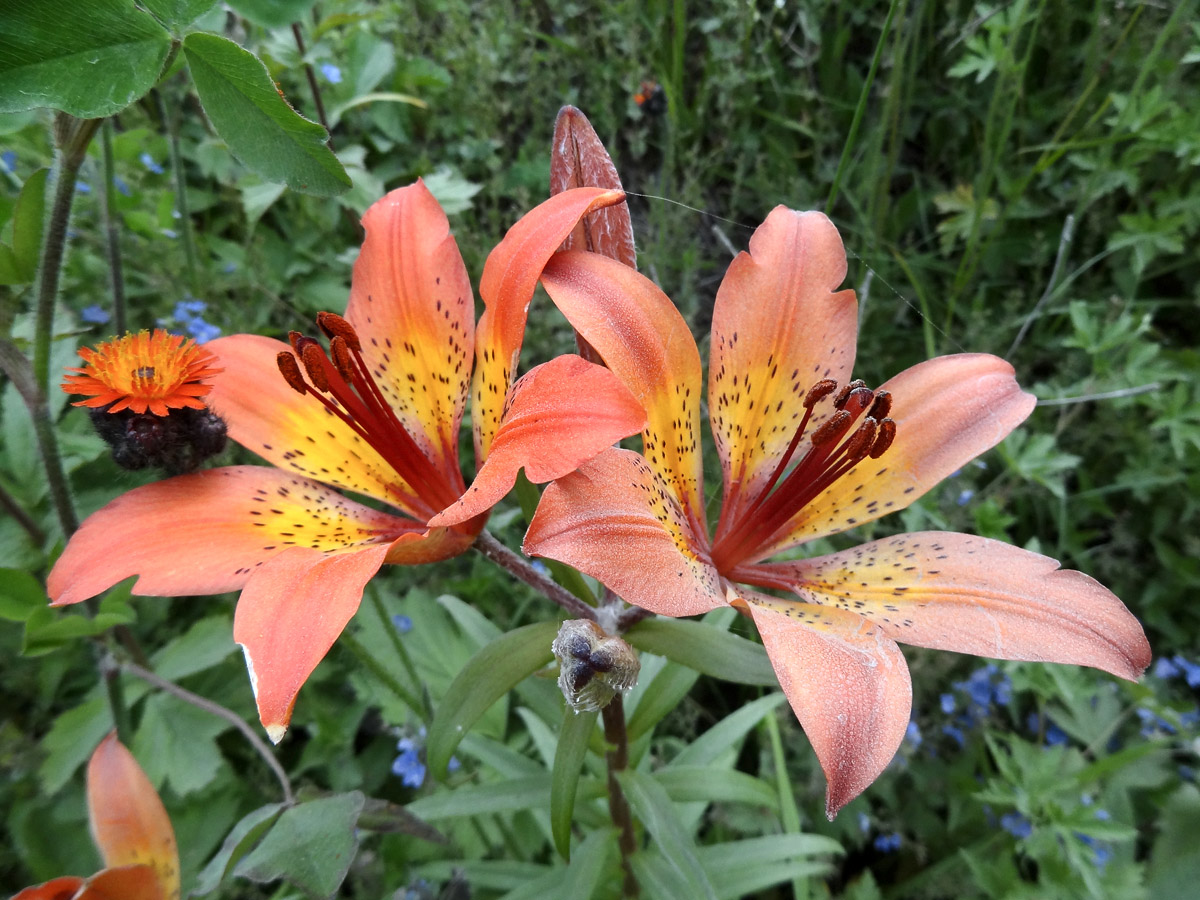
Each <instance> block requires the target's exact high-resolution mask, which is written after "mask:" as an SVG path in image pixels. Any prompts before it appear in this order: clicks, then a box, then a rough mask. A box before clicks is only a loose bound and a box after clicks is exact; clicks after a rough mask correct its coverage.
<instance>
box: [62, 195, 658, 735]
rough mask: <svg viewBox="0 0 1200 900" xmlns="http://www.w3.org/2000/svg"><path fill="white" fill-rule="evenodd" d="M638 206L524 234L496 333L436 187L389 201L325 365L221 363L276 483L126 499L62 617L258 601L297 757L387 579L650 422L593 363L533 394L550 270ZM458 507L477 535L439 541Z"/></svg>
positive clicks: (268, 353)
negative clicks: (193, 598)
mask: <svg viewBox="0 0 1200 900" xmlns="http://www.w3.org/2000/svg"><path fill="white" fill-rule="evenodd" d="M622 199H623V197H622V195H621V194H620V193H619V192H614V191H605V190H600V189H596V188H580V189H578V190H574V191H569V192H567V193H563V194H559V195H557V196H556V197H553V198H551V199H550V200H548V201H547V202H545V203H543V204H542V205H541V206H539V207H537V208H536V209H535V210H533V211H532V212H530V213H529V214H528V215H526V216H525V217H524V218H523V219H522V220H521V221H519V222H518V223H517V224H516V225H514V226H513V228H512V229H511V230H510V231H509V233H508V235H507V236H506V237H505V239H504V240H503V241H502V242H501V243H500V244H499V245H498V246H497V247H496V248H495V250H493V252H492V253H491V255H490V256H489V257H488V261H487V264H486V266H485V268H484V273H483V279H482V283H481V288H480V291H481V294H482V296H483V299H484V302H485V304H486V309H485V312H484V316H483V318H482V319H481V320H480V324H479V328H478V331H476V327H475V321H474V302H473V299H472V292H471V285H470V282H469V280H468V277H467V272H466V267H465V266H464V265H463V261H462V257H461V256H460V254H459V251H458V246H457V244H456V243H455V241H454V238H453V237H452V236H451V235H450V232H449V223H448V221H447V219H446V216H445V214H444V213H443V212H442V209H441V207H440V206H439V205H438V204H437V201H436V200H435V199H434V198H433V196H432V194H430V193H429V191H428V190H427V189H426V188H425V186H424V185H423V184H421V183H420V182H417V183H416V184H414V185H412V186H410V187H407V188H402V189H400V190H397V191H393V192H392V193H391V194H389V195H388V196H387V197H385V198H384V199H383V200H381V201H379V202H378V203H376V204H375V205H374V206H372V207H371V209H370V210H368V212H367V214H366V216H365V217H364V220H363V221H364V225H365V226H366V230H367V237H366V242H365V243H364V245H363V249H362V253H361V254H360V256H359V258H358V261H357V262H356V263H355V266H354V276H353V284H352V288H351V294H350V303H349V306H348V308H347V311H346V315H345V317H344V318H343V317H341V316H337V315H333V314H329V313H324V314H322V315H321V316H320V317H319V324H320V326H321V328H322V330H323V331H324V332H325V334H326V336H327V337H328V338H329V349H328V351H326V350H324V349H322V348H323V345H322V344H321V343H320V342H319V341H318V340H316V339H314V338H311V337H305V336H302V335H299V334H293V335H292V340H291V345H290V346H289V345H288V344H285V343H282V342H280V341H276V340H273V339H270V338H266V337H260V336H258V335H233V336H230V337H225V338H220V339H218V340H214V341H212V342H210V343H208V344H207V345H205V346H206V350H208V351H211V353H212V354H213V355H214V356H215V357H216V364H217V365H218V366H219V367H220V368H221V369H222V370H223V371H221V372H220V373H218V374H216V375H213V376H212V390H211V393H209V394H208V395H207V397H206V399H207V401H208V404H209V407H210V408H211V409H212V410H214V411H215V412H216V413H218V414H219V415H220V416H221V417H222V418H223V419H224V420H225V422H226V424H227V425H228V429H229V436H230V437H232V438H233V439H234V440H235V441H238V442H239V443H241V444H242V445H243V446H245V447H246V448H248V449H249V450H252V451H253V452H255V453H257V454H258V455H259V456H261V457H263V458H264V459H266V460H267V461H268V462H270V463H273V464H274V467H273V468H272V467H264V466H232V467H228V468H220V469H213V470H209V471H205V472H200V473H197V474H194V475H185V476H180V477H177V478H171V479H168V480H166V481H160V482H157V483H154V484H149V485H146V486H144V487H141V488H137V489H135V490H133V491H130V492H129V493H128V494H125V495H124V496H122V497H119V498H117V499H116V500H114V501H113V502H112V503H110V504H109V505H108V506H106V507H104V508H103V509H101V510H100V511H98V512H96V513H95V514H93V515H92V516H90V517H89V518H88V519H87V521H86V522H84V524H83V526H82V527H81V528H80V530H79V531H78V532H77V533H76V534H75V535H74V536H73V537H72V538H71V540H70V541H69V543H68V544H67V547H66V550H65V551H64V552H63V555H62V556H61V557H60V559H59V560H58V562H57V564H56V565H55V567H54V569H53V571H52V572H51V573H50V577H49V580H48V583H47V588H48V591H49V594H50V597H51V599H52V601H53V603H54V604H55V605H61V604H66V603H75V602H78V601H80V600H84V599H86V598H88V597H91V596H93V595H95V594H97V593H99V592H100V591H102V590H104V589H105V588H108V587H109V586H111V585H113V584H115V583H116V582H118V581H120V580H122V579H123V578H127V577H129V576H130V575H135V574H136V575H139V576H140V577H139V579H138V581H137V583H136V584H135V585H134V589H133V590H134V593H137V594H152V595H164V596H178V595H190V594H209V593H220V592H223V591H232V590H241V592H242V594H241V598H240V600H239V601H238V606H237V614H236V618H235V620H234V640H236V641H237V642H238V643H239V644H241V645H242V647H243V649H244V650H245V654H246V660H247V664H248V667H249V669H250V677H251V682H252V684H253V685H254V688H255V696H256V700H257V703H258V710H259V716H260V718H261V720H262V723H263V725H264V726H265V727H266V729H267V732H268V734H269V735H270V736H271V738H272V739H273V740H276V741H278V740H279V739H280V738H281V737H282V735H283V733H284V731H285V729H286V727H287V724H288V722H289V720H290V718H291V712H292V706H293V704H294V702H295V697H296V693H297V692H298V691H299V689H300V687H301V685H302V684H303V683H304V681H305V680H306V679H307V678H308V676H309V674H310V673H311V672H312V670H313V669H314V668H315V667H316V665H317V663H318V662H319V661H320V660H321V658H322V657H323V656H324V655H325V653H326V652H327V651H328V650H329V648H330V647H331V646H332V644H333V642H334V641H335V640H336V639H337V636H338V635H339V634H340V633H341V631H342V629H343V628H344V627H345V626H346V623H347V622H348V621H349V620H350V618H351V617H352V616H353V615H354V612H355V611H356V610H357V608H358V605H359V602H360V600H361V598H362V592H363V587H364V585H365V584H366V582H367V581H368V580H369V579H370V578H371V577H372V576H374V575H375V573H376V572H377V571H378V570H379V568H380V566H382V565H383V564H384V563H400V564H410V563H422V562H433V561H436V560H441V559H446V558H449V557H451V556H454V555H456V554H459V553H462V552H463V551H465V550H466V549H467V548H468V547H469V546H470V545H471V543H472V542H473V541H474V539H475V537H476V536H477V535H478V534H479V532H480V531H481V530H482V528H483V525H484V522H485V520H486V517H487V512H488V510H489V509H490V508H491V506H492V505H494V504H495V503H496V502H497V501H498V500H499V499H500V498H501V497H502V496H503V495H504V494H505V493H507V491H508V490H509V489H510V488H511V487H512V486H513V483H514V481H515V479H516V476H517V472H518V470H519V469H521V468H524V469H525V472H526V474H527V475H528V477H529V478H530V479H532V480H534V481H543V482H544V481H548V480H550V479H552V478H556V477H559V476H562V475H565V474H566V473H568V472H570V471H571V470H572V469H574V468H575V467H576V466H577V465H579V464H580V463H581V462H584V461H585V460H587V459H590V458H591V457H593V456H595V455H596V454H597V453H598V452H600V451H601V450H602V449H604V448H606V447H608V446H610V445H611V444H612V443H613V442H614V441H616V440H618V439H620V438H621V437H624V436H627V435H630V434H634V433H636V432H637V431H638V430H639V429H640V428H641V427H642V426H643V424H644V423H645V416H644V413H643V412H642V410H641V407H640V405H639V404H638V403H637V401H636V399H635V398H634V397H633V396H632V395H631V394H630V392H629V391H628V390H627V389H626V388H625V387H624V386H623V385H622V384H621V383H620V382H619V381H618V380H617V379H616V378H615V377H614V376H613V374H612V373H611V372H609V371H608V370H607V369H605V368H603V367H601V366H597V365H594V364H592V363H589V362H585V361H584V360H582V359H580V358H579V357H577V356H561V357H558V358H556V359H554V360H551V361H550V362H548V363H545V364H543V365H540V366H537V367H535V368H533V369H531V370H530V371H529V372H528V373H526V374H525V375H524V376H523V377H522V378H521V379H519V380H515V382H514V376H515V372H516V365H517V359H518V354H519V351H520V346H521V340H522V336H523V333H524V328H525V321H526V315H527V310H528V305H529V302H530V299H531V298H532V296H533V291H534V287H535V286H536V283H537V279H538V276H539V275H540V273H541V269H542V266H543V265H544V264H545V261H546V260H547V259H548V258H549V257H550V256H551V254H553V253H554V251H555V250H556V249H557V248H558V246H559V245H560V244H561V243H562V241H563V239H564V238H565V237H566V236H567V235H569V234H570V233H571V230H572V229H573V228H574V227H575V225H576V223H577V222H578V221H579V219H580V217H581V216H583V215H585V214H586V213H588V212H589V211H592V210H595V209H597V208H600V207H603V206H605V205H609V204H613V203H618V202H621V201H622ZM473 355H474V356H475V357H477V359H478V361H479V362H478V365H477V366H476V368H475V375H474V379H475V381H474V394H475V400H476V402H475V407H474V413H473V420H474V429H475V443H476V460H477V466H478V467H479V468H478V473H477V476H476V478H475V480H474V482H473V483H472V484H471V486H470V487H468V486H467V485H466V483H465V481H464V479H463V476H462V472H461V469H460V464H459V455H458V436H459V426H460V424H461V422H462V417H463V413H464V410H465V407H466V401H467V396H468V393H469V392H471V385H472V381H471V379H472V365H471V362H472V356H473ZM339 489H340V490H348V491H352V492H354V493H356V494H360V495H365V496H367V497H370V498H373V499H374V500H376V501H379V502H380V503H381V504H385V505H386V506H387V507H388V508H389V509H388V511H384V510H381V509H376V508H372V507H368V506H365V505H363V504H361V503H358V502H356V501H354V500H351V499H349V498H347V497H345V496H343V495H342V494H341V493H340V492H339ZM446 508H453V509H454V510H455V511H456V512H457V513H459V514H460V519H459V520H458V523H457V524H455V525H452V526H449V527H430V526H429V525H428V522H429V520H430V519H431V518H433V517H434V516H435V515H436V514H437V513H439V512H440V511H442V510H444V509H446Z"/></svg>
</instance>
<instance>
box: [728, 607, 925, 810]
mask: <svg viewBox="0 0 1200 900" xmlns="http://www.w3.org/2000/svg"><path fill="white" fill-rule="evenodd" d="M741 597H742V599H743V600H744V601H745V602H746V604H747V605H748V606H749V608H750V614H751V615H752V616H753V617H754V624H755V625H757V626H758V633H759V634H760V635H762V640H763V645H764V646H765V647H766V649H767V655H768V656H769V657H770V659H771V665H772V666H773V667H774V668H775V674H776V676H778V678H779V684H780V686H782V688H783V692H784V694H786V695H787V698H788V702H790V703H791V705H792V709H793V710H794V711H795V713H796V717H797V718H798V719H799V720H800V724H801V726H803V728H804V733H805V734H806V735H807V736H808V739H809V741H810V742H811V743H812V745H813V749H814V750H815V751H816V753H817V759H818V760H819V761H820V763H821V769H822V770H823V771H824V772H825V778H826V781H827V782H828V790H827V793H826V795H825V813H826V815H828V816H829V818H830V819H832V818H833V817H834V815H836V814H837V812H838V810H840V809H841V808H842V807H843V806H845V805H846V804H847V803H849V802H850V801H851V800H853V799H854V798H855V797H857V796H858V795H859V794H861V793H862V792H863V791H864V790H866V789H867V787H868V786H869V785H870V784H871V782H873V781H874V780H875V779H876V778H878V777H879V773H881V772H882V771H883V770H884V768H886V766H887V764H888V763H889V762H891V760H892V757H893V756H895V755H896V750H897V749H899V747H900V742H901V741H903V740H904V732H905V730H906V729H907V728H908V720H909V715H910V713H911V711H912V681H911V679H910V678H909V674H908V664H907V663H905V661H904V656H903V655H902V654H901V653H900V648H899V647H897V646H896V644H895V642H894V641H893V640H892V639H891V638H889V637H888V636H887V635H886V634H884V632H883V630H882V629H881V628H879V627H878V626H876V625H873V624H872V623H870V622H868V621H867V620H866V619H864V618H862V617H861V616H857V615H855V614H853V613H849V612H846V611H845V610H841V609H831V608H828V607H820V606H812V605H810V604H806V603H797V602H796V601H794V600H781V599H779V598H777V597H768V596H765V595H763V594H756V593H753V592H745V593H744V594H742V595H741Z"/></svg>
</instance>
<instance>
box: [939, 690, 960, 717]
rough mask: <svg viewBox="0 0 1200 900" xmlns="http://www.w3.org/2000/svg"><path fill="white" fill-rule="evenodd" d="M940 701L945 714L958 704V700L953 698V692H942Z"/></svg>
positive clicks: (952, 710)
mask: <svg viewBox="0 0 1200 900" xmlns="http://www.w3.org/2000/svg"><path fill="white" fill-rule="evenodd" d="M941 702H942V712H944V713H946V714H947V715H949V714H950V713H952V712H954V710H955V708H956V707H957V706H958V701H957V700H955V699H954V695H953V694H942V696H941Z"/></svg>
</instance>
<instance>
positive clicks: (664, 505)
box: [523, 450, 725, 616]
mask: <svg viewBox="0 0 1200 900" xmlns="http://www.w3.org/2000/svg"><path fill="white" fill-rule="evenodd" d="M523 546H524V550H525V552H526V553H528V554H529V555H530V556H547V557H549V558H551V559H557V560H559V561H560V562H565V563H567V564H568V565H571V566H574V567H575V568H576V569H579V570H580V571H581V572H585V573H587V574H588V575H591V576H592V577H594V578H598V579H599V580H600V581H602V582H603V583H604V584H606V585H608V587H610V588H612V589H613V590H614V591H616V593H617V594H619V595H620V596H621V597H623V598H624V599H626V600H628V601H629V602H630V603H633V604H636V605H638V606H641V607H643V608H644V609H648V610H650V611H651V612H655V613H659V614H661V615H664V616H693V615H697V614H699V613H703V612H707V611H708V610H710V609H715V608H716V607H718V606H722V605H724V603H725V595H724V592H723V590H722V588H721V585H720V578H719V576H718V575H717V570H716V569H714V568H713V566H712V564H711V563H710V562H708V560H707V554H706V553H705V550H704V544H703V538H701V537H699V536H697V535H696V534H695V533H694V532H693V531H692V529H691V526H690V525H689V524H688V521H687V517H686V516H685V515H684V512H683V510H682V509H681V508H680V506H679V504H678V502H677V501H676V500H675V497H674V495H673V494H672V493H671V491H670V490H669V489H668V488H667V486H666V484H665V483H664V482H663V481H662V479H661V478H659V477H658V476H657V475H655V474H654V472H653V470H651V468H650V467H649V465H648V464H647V463H646V461H645V460H644V459H643V458H642V457H641V456H639V455H638V454H636V453H632V452H630V451H628V450H606V451H604V452H603V453H601V454H600V455H599V456H597V457H596V458H595V459H593V460H592V461H591V462H588V463H585V464H584V465H582V466H580V467H579V469H578V470H576V471H575V472H572V473H571V474H570V475H567V476H566V477H565V478H560V479H558V480H557V481H555V482H554V483H553V484H551V485H550V486H549V487H548V488H546V492H545V493H544V494H542V500H541V502H540V503H539V504H538V509H537V513H536V515H534V517H533V521H532V522H530V523H529V531H528V532H527V533H526V535H525V542H524V545H523Z"/></svg>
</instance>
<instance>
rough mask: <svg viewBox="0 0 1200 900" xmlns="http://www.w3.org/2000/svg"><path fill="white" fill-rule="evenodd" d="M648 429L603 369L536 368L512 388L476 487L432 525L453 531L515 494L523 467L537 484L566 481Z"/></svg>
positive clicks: (561, 362)
mask: <svg viewBox="0 0 1200 900" xmlns="http://www.w3.org/2000/svg"><path fill="white" fill-rule="evenodd" d="M645 424H646V414H645V413H644V412H643V411H642V407H641V404H639V403H638V401H637V399H636V398H634V396H633V395H632V394H631V393H630V392H629V390H628V389H627V388H626V387H625V386H624V385H623V384H621V382H620V381H618V380H617V377H616V376H615V375H613V373H612V372H610V371H609V370H608V369H606V368H604V367H603V366H597V365H594V364H593V363H589V362H586V361H585V360H583V359H581V358H580V357H578V356H559V357H556V358H554V359H552V360H550V362H547V363H543V364H542V365H540V366H536V367H534V368H533V369H530V370H529V372H527V373H526V374H525V375H523V376H521V378H520V379H518V381H517V383H516V384H514V385H513V389H512V391H511V393H510V394H509V401H508V409H506V410H505V412H504V419H503V421H502V423H501V425H500V430H499V431H497V432H496V437H495V440H493V441H492V452H491V453H489V454H488V458H487V461H486V462H485V463H484V464H483V468H481V469H480V470H479V474H478V475H477V476H476V477H475V481H474V482H473V483H472V484H471V486H470V487H469V488H468V489H467V492H466V493H465V494H464V495H463V497H462V499H460V500H459V501H458V503H456V504H454V505H453V506H451V507H450V508H449V509H447V510H445V511H444V512H442V513H440V514H439V515H437V516H434V517H433V518H432V519H430V521H429V524H431V525H449V524H453V523H455V522H461V521H464V520H466V519H469V518H471V517H472V516H476V515H479V514H480V513H482V512H485V511H486V510H489V509H491V508H492V507H493V506H495V505H496V504H497V503H498V502H499V501H500V499H501V498H502V497H503V496H504V495H505V494H507V493H508V492H509V491H510V490H512V486H513V485H514V484H516V481H517V473H518V472H519V471H520V470H521V469H524V470H525V475H526V477H527V478H528V479H529V480H530V481H532V482H534V483H535V484H542V483H544V482H547V481H553V480H554V479H555V478H561V477H562V476H563V475H566V474H567V473H568V472H571V471H574V470H575V469H576V468H577V467H578V466H579V465H580V464H581V463H584V462H587V461H588V460H589V459H591V458H592V457H593V456H595V455H596V454H597V453H599V452H600V451H601V450H604V449H606V448H607V447H611V446H612V445H613V444H615V443H616V442H617V441H619V440H620V439H621V438H624V437H629V435H631V434H637V432H639V431H640V430H641V428H642V426H643V425H645Z"/></svg>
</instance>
